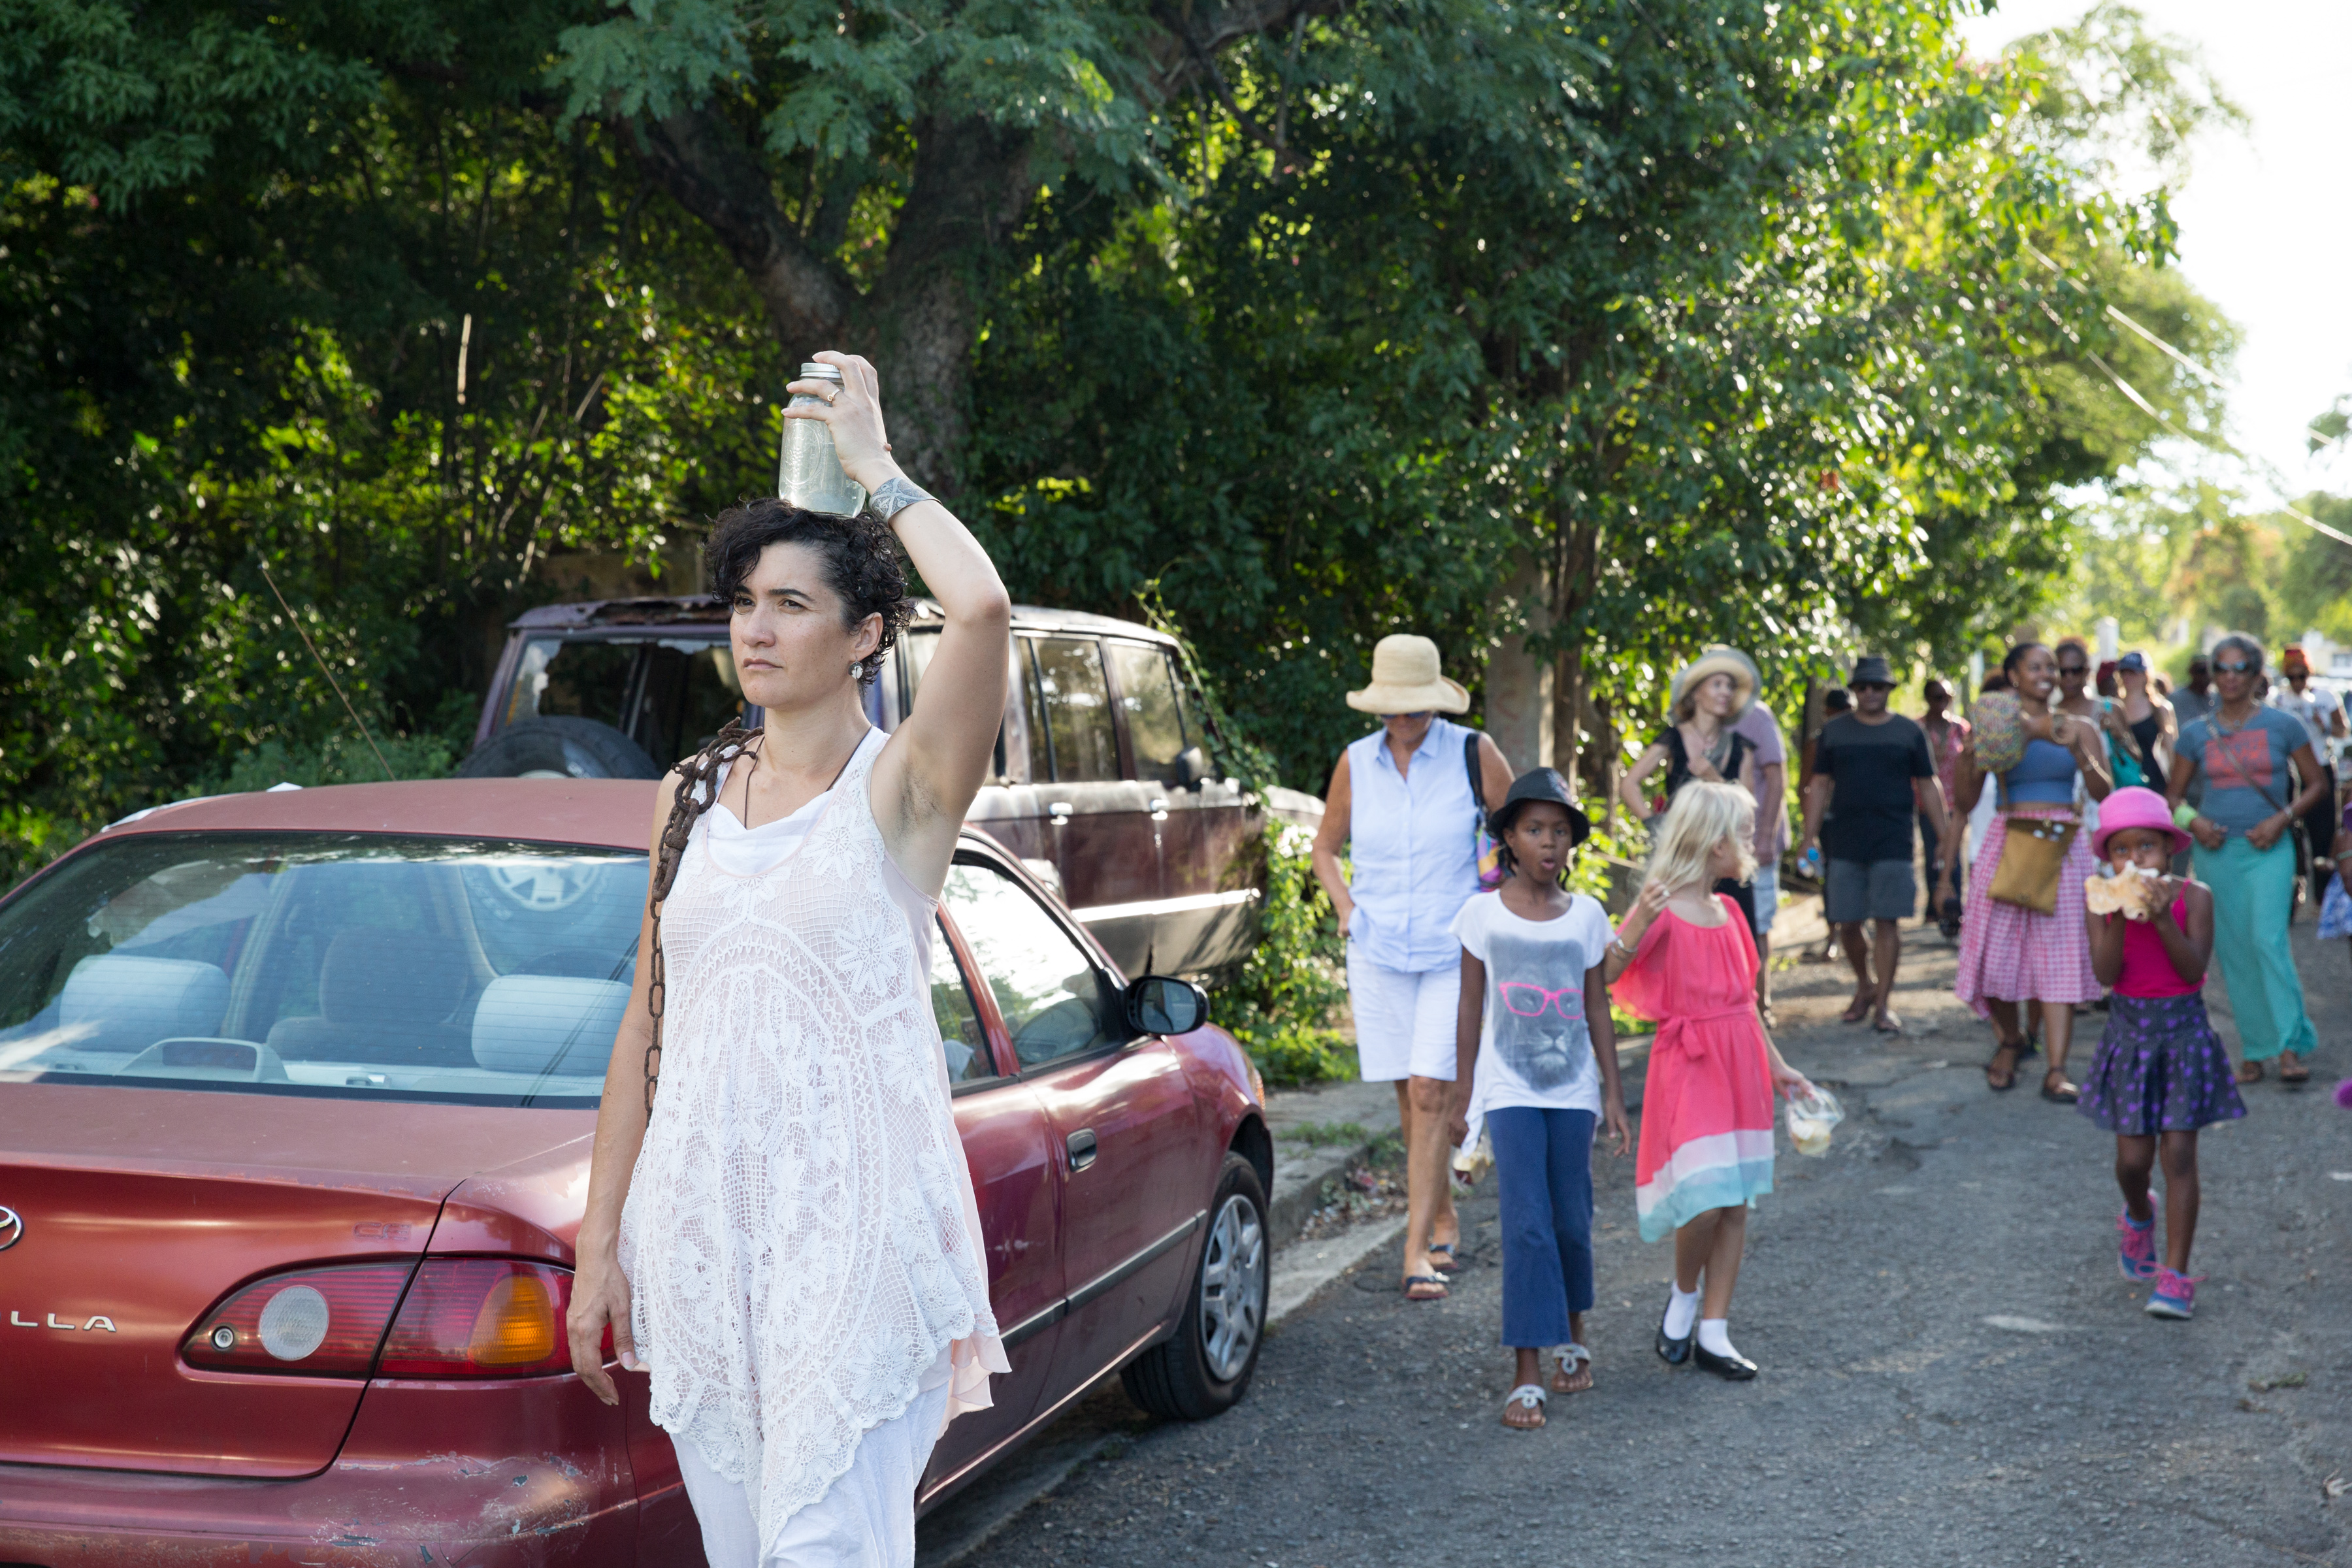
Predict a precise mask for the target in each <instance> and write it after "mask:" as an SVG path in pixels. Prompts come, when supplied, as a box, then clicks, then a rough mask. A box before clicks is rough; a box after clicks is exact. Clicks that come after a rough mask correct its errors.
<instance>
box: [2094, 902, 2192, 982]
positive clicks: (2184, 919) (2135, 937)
mask: <svg viewBox="0 0 2352 1568" xmlns="http://www.w3.org/2000/svg"><path fill="white" fill-rule="evenodd" d="M2172 923H2173V924H2174V925H2176V926H2179V927H2180V928H2181V929H2182V930H2183V931H2186V930H2188V929H2189V900H2187V899H2175V900H2172ZM2204 988H2205V983H2204V982H2203V981H2201V980H2183V979H2181V978H2180V971H2179V970H2177V969H2175V968H2173V967H2172V955H2171V954H2170V953H2168V952H2165V951H2164V939H2163V938H2162V937H2160V936H2158V935H2157V934H2156V927H2155V926H2154V925H2153V924H2152V923H2150V922H2149V921H2125V922H2124V968H2123V973H2120V974H2118V975H2116V995H2118V996H2140V997H2149V996H2186V995H2189V994H2190V993H2191V992H2196V991H2201V990H2203V989H2204Z"/></svg>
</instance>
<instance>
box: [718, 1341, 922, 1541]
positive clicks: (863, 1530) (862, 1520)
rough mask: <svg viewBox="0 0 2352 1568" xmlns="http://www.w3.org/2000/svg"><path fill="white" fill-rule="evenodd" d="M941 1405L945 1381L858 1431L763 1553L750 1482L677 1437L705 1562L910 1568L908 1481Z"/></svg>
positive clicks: (916, 1476)
mask: <svg viewBox="0 0 2352 1568" xmlns="http://www.w3.org/2000/svg"><path fill="white" fill-rule="evenodd" d="M947 1413H948V1385H947V1384H944V1383H943V1384H940V1385H939V1387H937V1388H934V1389H931V1390H929V1391H928V1392H926V1393H922V1394H917V1395H915V1402H914V1403H913V1404H912V1405H908V1407H907V1408H906V1410H905V1412H904V1413H903V1414H901V1415H898V1417H896V1418H895V1419H893V1420H889V1421H885V1422H884V1423H882V1425H880V1426H877V1427H875V1428H874V1429H873V1430H871V1431H869V1432H867V1433H866V1436H863V1437H861V1438H859V1439H858V1440H857V1452H856V1454H855V1455H854V1456H852V1457H851V1459H850V1462H849V1468H848V1469H847V1470H846V1471H845V1472H844V1473H843V1474H842V1475H841V1476H839V1477H838V1478H836V1479H835V1481H834V1483H833V1485H831V1486H830V1487H827V1488H826V1489H825V1492H824V1496H823V1497H821V1498H819V1499H817V1500H816V1501H814V1502H813V1503H811V1504H809V1505H808V1507H806V1508H804V1509H803V1510H800V1511H799V1512H798V1513H796V1514H793V1516H792V1517H791V1518H790V1519H787V1520H786V1521H784V1527H783V1529H782V1531H779V1532H778V1534H777V1537H776V1542H775V1550H774V1551H773V1552H770V1553H769V1554H767V1555H766V1556H764V1557H763V1556H761V1553H760V1527H759V1524H758V1522H757V1521H758V1517H759V1516H758V1514H757V1513H756V1511H755V1510H753V1509H752V1507H751V1489H750V1488H749V1487H746V1486H744V1485H742V1484H740V1483H738V1482H735V1481H730V1480H729V1479H727V1478H726V1477H724V1476H722V1475H720V1474H719V1472H718V1471H717V1470H714V1469H712V1468H710V1465H709V1461H707V1460H706V1459H704V1458H703V1457H702V1449H701V1447H699V1446H698V1445H697V1444H696V1443H695V1442H694V1441H693V1439H691V1438H687V1439H683V1440H680V1441H679V1442H678V1444H677V1469H678V1475H679V1478H680V1479H683V1480H684V1481H685V1482H686V1496H687V1500H688V1501H689V1502H691V1503H693V1504H694V1518H695V1522H696V1523H698V1524H699V1525H701V1526H702V1555H703V1559H704V1561H706V1562H707V1563H709V1565H710V1568H913V1565H914V1562H915V1487H916V1485H917V1484H918V1483H919V1482H920V1481H921V1480H922V1479H923V1467H924V1466H926V1465H928V1464H929V1463H930V1462H931V1447H932V1445H933V1444H935V1443H937V1442H938V1441H939V1440H940V1426H941V1424H942V1423H943V1422H944V1421H945V1420H946V1418H947Z"/></svg>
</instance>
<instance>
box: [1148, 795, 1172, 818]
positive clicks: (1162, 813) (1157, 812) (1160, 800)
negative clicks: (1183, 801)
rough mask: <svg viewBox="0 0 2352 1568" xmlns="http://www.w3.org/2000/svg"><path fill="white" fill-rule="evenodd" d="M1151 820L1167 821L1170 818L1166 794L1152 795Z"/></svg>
mask: <svg viewBox="0 0 2352 1568" xmlns="http://www.w3.org/2000/svg"><path fill="white" fill-rule="evenodd" d="M1151 820H1152V821H1154V822H1165V821H1167V820H1168V797H1167V796H1166V795H1153V796H1152V797H1151Z"/></svg>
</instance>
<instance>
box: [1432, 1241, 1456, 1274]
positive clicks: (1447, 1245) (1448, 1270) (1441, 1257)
mask: <svg viewBox="0 0 2352 1568" xmlns="http://www.w3.org/2000/svg"><path fill="white" fill-rule="evenodd" d="M1429 1266H1430V1267H1431V1268H1434V1269H1436V1270H1437V1271H1438V1272H1439V1273H1440V1274H1459V1273H1461V1272H1462V1270H1463V1268H1465V1264H1464V1263H1463V1262H1462V1260H1461V1259H1460V1258H1456V1257H1454V1244H1453V1243H1452V1242H1450V1241H1441V1242H1439V1243H1438V1244H1437V1245H1436V1246H1434V1247H1431V1248H1430V1249H1429Z"/></svg>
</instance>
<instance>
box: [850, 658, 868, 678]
mask: <svg viewBox="0 0 2352 1568" xmlns="http://www.w3.org/2000/svg"><path fill="white" fill-rule="evenodd" d="M865 673H866V661H865V660H864V659H862V658H854V659H851V660H850V661H849V679H852V680H856V679H859V678H860V677H861V676H863V675H864V674H865Z"/></svg>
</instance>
